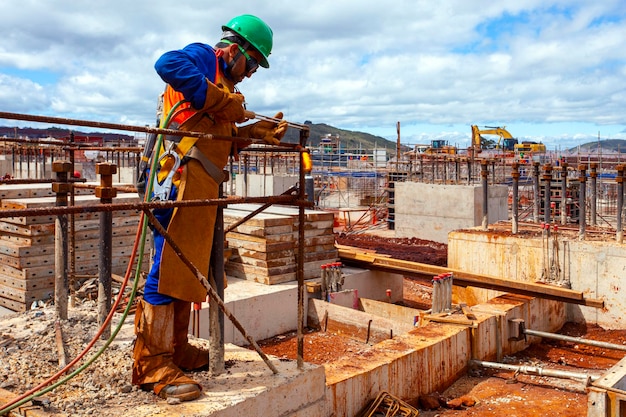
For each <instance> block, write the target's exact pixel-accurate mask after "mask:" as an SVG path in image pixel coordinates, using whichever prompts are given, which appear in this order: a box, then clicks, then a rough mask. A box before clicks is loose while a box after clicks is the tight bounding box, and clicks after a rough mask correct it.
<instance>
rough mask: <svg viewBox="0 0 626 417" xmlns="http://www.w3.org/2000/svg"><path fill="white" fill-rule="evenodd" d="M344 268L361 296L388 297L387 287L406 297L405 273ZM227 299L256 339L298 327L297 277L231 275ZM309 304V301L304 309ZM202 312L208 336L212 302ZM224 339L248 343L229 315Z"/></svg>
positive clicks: (348, 286) (394, 298) (349, 282)
mask: <svg viewBox="0 0 626 417" xmlns="http://www.w3.org/2000/svg"><path fill="white" fill-rule="evenodd" d="M342 271H343V274H344V275H345V278H344V285H343V288H344V289H357V290H358V295H359V297H364V298H370V299H373V300H378V301H386V300H387V298H386V297H387V295H386V291H387V289H390V290H391V301H392V302H396V301H398V300H402V298H403V294H402V290H403V277H402V275H399V274H385V273H382V272H380V271H369V270H365V269H358V268H350V267H345V268H342ZM306 294H307V295H308V296H310V295H311V294H308V293H306ZM224 303H225V305H226V308H227V309H228V310H229V311H230V312H231V313H233V314H234V315H235V317H237V320H239V322H240V323H241V324H242V326H243V327H244V329H245V330H246V332H247V333H248V334H249V335H250V336H251V337H252V338H253V339H254V340H263V339H267V338H270V337H273V336H276V335H279V334H283V333H287V332H289V331H292V330H295V329H297V328H298V315H297V314H296V312H297V311H298V284H297V282H295V281H292V282H288V283H284V284H274V285H265V284H260V283H257V282H253V281H248V280H244V279H239V278H232V277H229V278H228V287H227V288H226V290H225V291H224ZM307 308H308V307H307V305H305V306H304V311H306V310H307ZM198 316H199V320H200V326H199V327H200V333H199V337H201V338H204V339H208V338H209V304H208V303H203V304H202V307H201V309H200V310H199V312H198ZM189 325H190V330H189V332H190V333H193V328H192V326H193V320H190V323H189ZM224 342H225V343H233V344H236V345H240V346H241V345H245V344H247V343H248V342H247V341H246V340H245V338H244V337H243V336H242V335H241V333H240V332H239V331H238V330H237V329H236V328H235V326H233V324H232V323H231V322H230V321H229V320H228V319H227V318H225V319H224Z"/></svg>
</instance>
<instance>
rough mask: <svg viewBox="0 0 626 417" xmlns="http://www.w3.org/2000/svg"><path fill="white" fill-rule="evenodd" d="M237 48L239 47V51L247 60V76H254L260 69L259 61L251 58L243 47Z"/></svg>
mask: <svg viewBox="0 0 626 417" xmlns="http://www.w3.org/2000/svg"><path fill="white" fill-rule="evenodd" d="M237 46H238V47H239V51H241V53H242V54H243V56H244V57H245V58H246V75H247V76H250V75H252V74H254V72H255V71H256V70H257V68H259V61H257V60H256V59H254V57H252V56H250V54H248V53H247V52H246V50H245V49H243V48H242V47H241V45H237Z"/></svg>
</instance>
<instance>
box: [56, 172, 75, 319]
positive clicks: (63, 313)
mask: <svg viewBox="0 0 626 417" xmlns="http://www.w3.org/2000/svg"><path fill="white" fill-rule="evenodd" d="M71 168H72V165H71V164H70V162H69V161H57V162H55V163H53V164H52V171H53V172H55V173H56V174H57V180H58V182H54V183H52V191H53V192H55V193H56V205H57V206H59V207H62V206H63V207H64V206H67V194H68V192H69V190H70V186H71V185H70V183H69V182H68V175H67V174H68V172H70V170H71ZM54 246H55V247H54V305H55V309H56V314H57V317H58V318H59V319H61V320H67V302H68V294H69V290H68V273H67V272H68V270H67V246H68V245H67V214H59V215H58V216H57V218H56V220H55V225H54Z"/></svg>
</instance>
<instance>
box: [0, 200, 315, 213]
mask: <svg viewBox="0 0 626 417" xmlns="http://www.w3.org/2000/svg"><path fill="white" fill-rule="evenodd" d="M268 202H271V203H272V204H292V205H295V206H299V205H302V206H308V205H309V204H310V203H309V202H308V201H306V200H305V201H300V200H298V199H297V197H294V196H290V195H280V196H271V197H247V198H230V197H229V198H223V199H219V198H218V199H206V200H183V201H154V202H147V203H113V204H99V205H85V206H67V207H34V208H28V209H7V210H0V219H3V218H7V217H20V216H58V215H61V214H80V213H99V212H111V211H118V210H152V209H169V208H174V207H200V206H227V205H229V204H245V203H252V204H255V203H260V204H263V203H268Z"/></svg>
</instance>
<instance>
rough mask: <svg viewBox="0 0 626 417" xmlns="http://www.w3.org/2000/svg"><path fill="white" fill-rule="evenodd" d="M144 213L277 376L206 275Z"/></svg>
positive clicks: (276, 371) (156, 221)
mask: <svg viewBox="0 0 626 417" xmlns="http://www.w3.org/2000/svg"><path fill="white" fill-rule="evenodd" d="M143 212H144V214H145V215H146V217H147V218H148V221H149V222H150V224H152V226H154V228H155V229H156V231H157V232H158V233H160V234H161V235H162V236H163V238H164V239H165V240H166V241H167V243H168V244H169V245H170V246H171V248H172V250H173V251H174V252H175V253H176V255H177V256H178V258H179V259H180V260H181V261H182V262H183V263H184V264H185V265H186V266H187V268H189V269H190V270H191V271H192V272H193V273H194V274H195V276H196V278H197V279H198V281H200V283H201V284H202V286H203V287H204V288H205V289H206V290H207V293H208V294H209V296H210V297H211V300H213V302H215V303H217V305H218V306H219V308H220V310H222V312H223V313H224V315H225V316H226V317H228V319H229V320H230V321H231V322H232V323H233V325H234V326H235V328H237V330H239V332H240V333H241V335H242V336H243V337H244V338H245V339H246V340H247V341H248V342H249V343H250V344H251V345H252V346H253V347H254V350H256V352H257V353H258V354H259V356H261V358H262V359H263V361H264V362H265V364H266V365H267V366H268V368H270V369H271V370H272V372H273V373H274V374H277V373H278V369H276V367H275V366H274V364H273V363H272V362H271V361H270V360H269V358H268V357H267V355H265V353H264V352H263V351H262V350H261V347H260V346H259V345H258V344H257V342H256V341H255V340H254V339H253V338H252V337H251V336H250V335H249V334H248V333H247V332H246V330H245V329H244V328H243V326H242V325H241V323H240V322H239V320H238V319H237V318H236V317H235V316H234V315H233V314H232V313H231V312H230V311H229V310H228V309H227V308H226V305H225V304H224V302H223V301H222V299H221V298H220V297H219V295H218V294H217V293H216V292H215V290H214V289H213V288H212V287H211V285H210V284H209V282H208V280H207V278H206V277H205V276H204V274H202V272H200V271H199V270H198V268H197V267H196V266H195V265H194V264H193V263H192V262H191V261H190V260H189V259H188V258H187V256H185V254H184V253H182V251H181V250H180V247H179V246H178V245H177V244H176V242H174V240H173V239H172V237H171V236H170V235H169V233H167V230H165V228H163V226H162V225H161V223H160V222H159V221H158V220H157V218H156V217H154V214H152V212H151V211H150V210H149V209H147V208H144V209H143Z"/></svg>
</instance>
